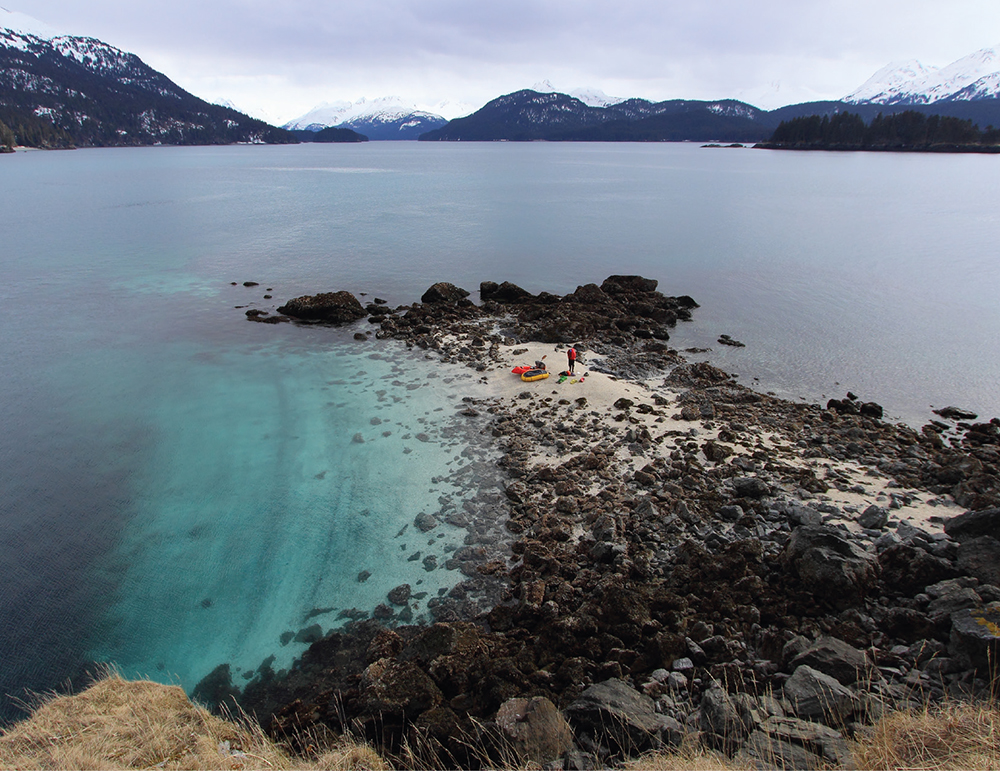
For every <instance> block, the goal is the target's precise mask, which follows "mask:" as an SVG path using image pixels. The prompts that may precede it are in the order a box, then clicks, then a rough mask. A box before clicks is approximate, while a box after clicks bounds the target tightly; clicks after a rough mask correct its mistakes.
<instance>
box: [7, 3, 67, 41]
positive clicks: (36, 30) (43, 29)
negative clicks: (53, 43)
mask: <svg viewBox="0 0 1000 771" xmlns="http://www.w3.org/2000/svg"><path fill="white" fill-rule="evenodd" d="M4 30H6V31H8V32H14V33H18V34H20V35H31V36H32V37H36V38H38V39H39V40H51V39H52V38H54V37H57V36H58V35H61V34H62V33H61V32H59V31H58V30H56V29H54V28H53V27H50V26H49V25H48V24H46V23H45V22H42V21H39V20H38V19H36V18H34V17H33V16H28V14H26V13H18V12H17V11H8V10H7V9H6V8H3V7H0V35H2V33H3V31H4Z"/></svg>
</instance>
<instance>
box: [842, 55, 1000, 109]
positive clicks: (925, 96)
mask: <svg viewBox="0 0 1000 771" xmlns="http://www.w3.org/2000/svg"><path fill="white" fill-rule="evenodd" d="M997 97H1000V45H997V46H992V47H988V48H981V49H979V50H978V51H973V52H972V53H971V54H967V55H966V56H963V57H961V58H960V59H956V60H955V61H953V62H951V64H948V65H946V66H944V67H941V68H938V67H926V66H924V65H923V64H921V63H920V62H919V61H917V60H915V59H914V60H910V61H908V62H902V63H892V64H888V65H886V66H885V67H883V68H882V69H880V70H879V71H878V72H876V73H875V74H874V75H872V76H871V77H870V78H869V79H868V80H867V81H865V82H864V83H863V84H862V85H861V86H859V87H858V88H857V89H855V90H854V91H852V92H851V93H850V94H848V95H847V96H845V97H844V98H843V99H842V101H844V102H847V103H848V104H865V103H873V104H885V105H904V104H905V105H917V104H935V103H938V102H944V101H975V100H979V99H994V98H997Z"/></svg>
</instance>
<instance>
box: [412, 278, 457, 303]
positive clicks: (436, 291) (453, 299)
mask: <svg viewBox="0 0 1000 771" xmlns="http://www.w3.org/2000/svg"><path fill="white" fill-rule="evenodd" d="M468 296H469V292H468V291H467V290H465V289H462V287H460V286H455V285H454V284H449V283H448V282H447V281H439V282H438V283H436V284H434V285H433V286H432V287H430V288H429V289H428V290H427V291H426V292H424V293H423V294H422V295H421V296H420V302H422V303H457V302H458V301H459V300H464V299H465V298H466V297H468Z"/></svg>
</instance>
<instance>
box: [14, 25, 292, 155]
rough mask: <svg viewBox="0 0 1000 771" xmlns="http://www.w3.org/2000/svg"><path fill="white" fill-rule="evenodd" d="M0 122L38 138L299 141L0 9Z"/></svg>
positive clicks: (87, 42) (29, 141) (110, 51)
mask: <svg viewBox="0 0 1000 771" xmlns="http://www.w3.org/2000/svg"><path fill="white" fill-rule="evenodd" d="M0 122H3V123H5V124H6V125H7V126H8V127H9V128H11V129H12V130H13V131H14V134H15V138H16V141H17V142H19V143H20V144H25V145H33V146H43V147H44V146H49V147H65V146H73V145H76V146H95V145H96V146H114V145H145V144H156V143H163V144H220V143H229V142H264V141H294V138H292V137H291V136H290V135H288V134H286V133H285V132H280V131H278V130H277V129H274V128H273V127H272V126H268V125H267V124H266V123H263V122H262V121H258V120H254V119H252V118H249V117H247V116H246V115H242V114H240V113H238V112H235V111H233V110H228V109H226V108H223V107H218V106H215V105H210V104H208V103H207V102H204V101H202V100H201V99H198V98H197V97H195V96H193V95H192V94H189V93H188V92H186V91H184V89H182V88H180V87H179V86H178V85H176V84H175V83H174V82H172V81H171V80H170V79H169V78H168V77H167V76H166V75H164V74H162V73H160V72H157V71H156V70H154V69H153V68H152V67H149V66H148V65H146V64H145V63H144V62H143V61H142V60H141V59H140V58H139V57H138V56H136V55H135V54H131V53H127V52H125V51H122V50H120V49H118V48H115V47H114V46H112V45H109V44H108V43H105V42H103V41H101V40H97V39H96V38H91V37H82V36H78V35H65V34H61V33H58V32H57V31H56V30H54V29H52V28H51V27H49V26H48V25H46V24H44V23H43V22H40V21H38V20H37V19H33V18H31V17H30V16H26V15H25V14H21V13H13V12H11V11H8V10H6V9H0Z"/></svg>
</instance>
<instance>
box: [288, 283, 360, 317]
mask: <svg viewBox="0 0 1000 771" xmlns="http://www.w3.org/2000/svg"><path fill="white" fill-rule="evenodd" d="M278 313H284V314H285V315H286V316H293V317H295V318H297V319H310V320H317V321H327V322H330V323H333V324H345V323H348V322H351V321H357V320H358V319H360V318H364V317H365V316H366V315H367V312H366V311H365V309H364V308H363V307H362V306H361V303H360V302H358V298H356V297H355V296H354V295H353V294H351V293H350V292H347V291H340V292H323V293H321V294H314V295H304V296H302V297H296V298H294V299H291V300H289V301H288V302H287V303H285V304H284V305H282V306H281V307H280V308H278Z"/></svg>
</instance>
